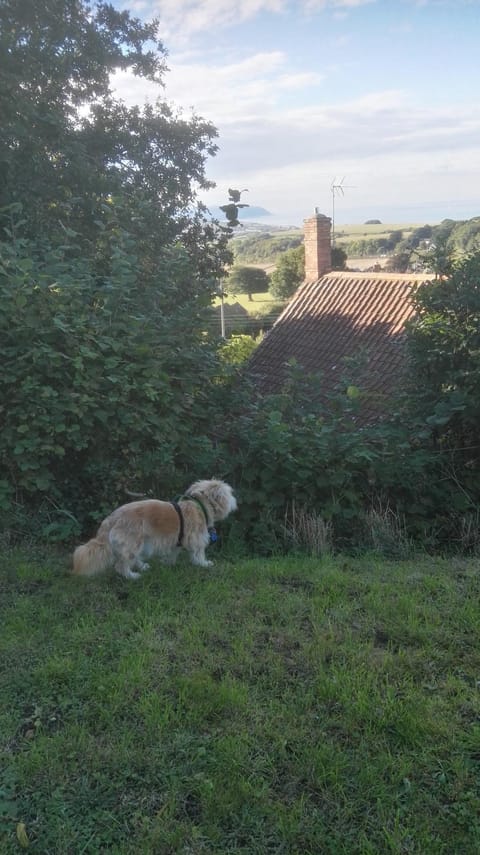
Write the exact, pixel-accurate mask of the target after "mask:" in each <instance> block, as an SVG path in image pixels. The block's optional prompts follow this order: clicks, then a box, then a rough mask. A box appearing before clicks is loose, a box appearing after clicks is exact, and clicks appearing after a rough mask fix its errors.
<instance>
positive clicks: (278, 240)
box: [232, 229, 303, 265]
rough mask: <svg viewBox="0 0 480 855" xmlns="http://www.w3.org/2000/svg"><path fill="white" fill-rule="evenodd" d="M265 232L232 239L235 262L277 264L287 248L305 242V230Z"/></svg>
mask: <svg viewBox="0 0 480 855" xmlns="http://www.w3.org/2000/svg"><path fill="white" fill-rule="evenodd" d="M273 231H275V230H274V229H272V230H271V231H270V232H263V233H261V234H254V235H247V236H246V237H242V235H238V236H237V237H235V238H233V240H232V248H233V253H234V256H235V262H236V263H239V262H240V263H241V264H262V265H264V264H275V263H276V262H277V261H278V258H279V256H280V255H281V254H282V253H283V252H286V251H287V249H293V248H294V247H296V246H300V244H301V243H302V242H303V232H302V231H301V230H300V229H298V230H296V231H293V230H292V231H289V232H285V231H279V232H278V233H275V234H272V232H273Z"/></svg>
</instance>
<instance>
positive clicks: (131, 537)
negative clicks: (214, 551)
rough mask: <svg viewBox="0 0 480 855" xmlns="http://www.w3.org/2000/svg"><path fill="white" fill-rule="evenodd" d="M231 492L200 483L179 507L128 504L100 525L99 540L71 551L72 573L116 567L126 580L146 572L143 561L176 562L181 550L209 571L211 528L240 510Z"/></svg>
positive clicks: (156, 503)
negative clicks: (156, 558)
mask: <svg viewBox="0 0 480 855" xmlns="http://www.w3.org/2000/svg"><path fill="white" fill-rule="evenodd" d="M236 508H237V501H236V499H235V496H234V495H233V491H232V488H231V487H230V486H229V485H228V484H226V483H225V482H224V481H215V480H212V481H196V482H195V484H192V486H191V487H189V488H188V490H187V492H186V493H185V494H184V495H183V496H181V497H180V498H179V499H178V503H172V502H162V501H159V500H158V499H145V500H143V501H140V502H129V503H128V504H127V505H122V506H121V507H120V508H117V509H116V510H115V511H113V513H112V514H110V516H108V517H107V518H106V519H104V521H103V522H102V524H101V526H100V528H99V529H98V532H97V534H96V537H94V538H93V539H92V540H89V541H88V543H85V544H83V545H82V546H77V548H76V550H75V552H74V553H73V572H74V573H77V574H79V575H81V576H93V575H94V574H95V573H101V572H102V571H103V570H105V569H106V568H107V567H108V566H110V565H113V566H114V567H115V570H116V571H117V573H119V574H120V575H121V576H125V577H126V578H127V579H138V577H139V576H140V573H135V572H134V570H133V568H136V569H137V570H147V569H148V566H149V565H148V564H145V563H144V561H143V558H148V557H149V556H151V555H160V556H161V557H163V558H164V559H165V560H166V561H168V563H169V564H173V563H174V561H175V559H176V557H177V555H178V552H179V551H180V548H181V547H183V548H184V549H186V550H187V551H188V552H189V554H190V559H191V561H192V563H193V564H199V565H200V566H201V567H208V566H209V565H210V564H212V562H211V561H207V559H206V557H205V549H206V547H207V546H208V544H209V543H210V532H209V529H211V528H213V525H214V523H215V522H217V521H218V520H223V519H225V517H227V516H228V514H229V513H230V512H231V511H234V510H236Z"/></svg>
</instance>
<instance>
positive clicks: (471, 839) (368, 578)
mask: <svg viewBox="0 0 480 855" xmlns="http://www.w3.org/2000/svg"><path fill="white" fill-rule="evenodd" d="M67 567H68V556H66V555H62V554H57V555H53V554H49V553H47V552H45V553H44V554H43V556H42V554H41V553H40V552H39V551H38V550H35V551H33V550H32V551H30V552H10V553H4V554H3V556H2V559H1V570H0V574H1V575H0V589H1V595H2V597H1V605H0V621H1V625H2V633H1V636H0V646H1V657H0V662H1V675H2V677H1V683H0V739H1V751H2V759H1V763H0V850H1V852H2V853H5V855H10V853H12V855H13V853H16V852H19V851H20V848H21V842H23V845H24V846H26V845H27V844H28V845H29V847H30V849H31V851H32V852H39V853H49V855H65V853H72V855H73V853H75V855H77V853H78V855H80V853H87V855H88V853H90V855H96V853H99V852H111V853H116V855H138V853H142V855H170V853H171V855H174V853H194V855H196V853H215V855H220V853H222V855H223V853H244V855H264V853H272V855H273V853H275V855H278V853H283V854H284V855H290V853H292V855H293V854H294V855H319V853H330V855H342V854H343V855H355V853H358V855H373V853H378V855H385V853H396V855H400V853H411V852H412V853H421V855H425V853H429V855H431V854H432V853H444V855H454V853H458V855H460V853H462V855H469V853H470V854H471V855H473V853H477V852H478V841H479V835H480V724H479V722H480V693H479V675H480V606H479V603H480V576H479V573H478V561H473V560H472V561H469V560H463V559H452V560H451V561H447V560H441V559H433V558H426V557H419V558H418V559H416V560H411V561H408V562H406V561H404V562H399V563H393V562H386V561H384V560H380V559H379V558H378V557H375V556H374V555H370V556H366V557H364V558H362V559H354V558H350V557H342V556H338V557H336V558H324V559H315V560H313V559H309V558H301V557H291V558H283V559H273V558H272V559H270V560H255V559H251V560H241V561H240V560H233V559H232V558H230V559H228V558H226V557H222V555H221V554H220V555H219V556H217V563H216V564H215V566H214V567H213V568H208V569H200V570H199V569H198V568H196V569H193V568H192V567H190V566H189V565H187V564H186V563H180V564H179V565H178V567H176V568H175V569H173V568H171V567H170V568H169V567H165V566H162V565H160V564H156V565H155V564H154V566H153V567H152V569H151V571H149V572H148V573H147V574H145V575H144V576H143V577H142V579H141V580H140V581H139V582H137V583H132V582H128V581H126V580H124V579H121V578H119V577H116V576H113V575H106V576H104V577H100V578H98V579H90V580H88V579H81V578H73V577H71V576H69V575H68V572H67ZM17 834H18V835H19V839H18V838H17Z"/></svg>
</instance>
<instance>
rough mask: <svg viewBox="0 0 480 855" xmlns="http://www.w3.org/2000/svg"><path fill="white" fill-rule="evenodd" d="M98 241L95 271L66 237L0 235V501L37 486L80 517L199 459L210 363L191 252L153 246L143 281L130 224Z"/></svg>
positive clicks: (26, 500) (32, 496)
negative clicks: (49, 242) (104, 248)
mask: <svg viewBox="0 0 480 855" xmlns="http://www.w3.org/2000/svg"><path fill="white" fill-rule="evenodd" d="M108 241H109V250H110V255H111V267H110V270H109V271H108V272H106V273H105V275H104V276H103V277H99V276H98V275H97V273H96V271H95V270H92V264H91V262H90V260H84V259H82V258H81V257H75V256H74V255H73V254H72V251H71V247H69V246H68V245H67V244H66V245H65V246H63V247H56V248H55V247H51V246H50V247H49V246H45V245H41V246H40V245H39V244H38V243H34V242H32V241H28V240H26V239H20V238H15V239H13V240H11V241H10V242H8V243H4V244H2V245H0V299H1V301H2V314H1V316H0V355H1V360H2V372H1V375H0V401H2V402H3V404H2V406H1V408H0V425H1V430H0V465H1V470H2V473H3V476H2V479H1V481H0V488H1V491H2V492H1V494H0V501H1V502H2V507H3V508H4V509H5V508H9V507H12V503H13V502H16V503H20V504H26V505H32V503H33V505H35V506H36V507H38V506H39V505H41V504H42V502H43V501H44V497H46V496H48V498H49V501H50V503H51V504H52V505H53V506H54V507H56V508H58V509H59V510H60V511H61V512H63V513H65V512H67V513H68V514H71V515H72V516H73V517H74V518H75V519H76V520H78V521H79V524H83V523H84V522H85V519H86V518H88V514H89V513H91V512H95V513H96V514H99V513H100V514H101V513H102V511H103V510H104V509H105V508H106V507H111V505H112V504H113V503H118V500H119V499H123V500H125V498H126V492H125V491H126V490H127V489H133V490H139V491H147V490H149V489H151V488H152V487H153V486H154V485H155V486H156V485H162V492H163V491H164V490H165V489H166V488H167V489H169V488H172V486H173V485H172V482H175V489H178V487H179V486H183V484H182V485H179V483H178V477H179V473H183V472H185V473H187V472H188V476H186V477H188V478H190V477H191V474H192V472H195V473H198V474H201V473H203V472H204V471H205V466H206V464H205V466H204V465H203V463H204V460H205V456H206V458H207V460H208V461H209V464H210V462H211V457H212V454H211V445H210V442H209V440H208V439H207V437H206V431H205V426H206V424H207V422H208V409H209V404H208V402H209V395H208V391H207V389H208V382H209V380H208V378H209V377H210V376H211V374H212V373H213V371H214V370H216V361H215V359H214V357H213V354H212V350H211V348H210V346H209V345H208V344H207V343H206V341H205V339H204V337H203V335H202V332H201V321H200V318H201V317H202V315H203V313H204V303H205V299H204V297H203V296H201V289H198V291H199V293H197V296H195V284H194V283H195V279H196V274H195V272H194V271H193V270H192V267H191V263H190V262H189V260H188V257H187V255H186V253H185V252H184V251H183V250H182V249H181V248H179V247H176V248H173V249H171V250H170V251H168V252H167V251H165V253H164V256H163V258H161V259H159V263H158V269H157V287H156V288H155V289H147V290H146V291H145V290H144V289H143V287H142V286H143V283H142V281H141V280H140V279H139V274H138V264H137V255H136V247H135V244H134V242H133V241H132V239H131V236H129V235H128V233H125V232H123V231H117V232H114V233H112V234H111V235H110V237H109V238H108ZM180 294H183V299H182V298H180V296H179V295H180ZM174 295H175V300H176V309H175V312H173V310H172V304H173V297H174ZM208 468H209V467H208Z"/></svg>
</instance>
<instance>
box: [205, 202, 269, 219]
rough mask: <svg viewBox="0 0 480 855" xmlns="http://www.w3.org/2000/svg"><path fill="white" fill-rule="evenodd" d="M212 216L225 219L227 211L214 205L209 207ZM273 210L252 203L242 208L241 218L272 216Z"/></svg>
mask: <svg viewBox="0 0 480 855" xmlns="http://www.w3.org/2000/svg"><path fill="white" fill-rule="evenodd" d="M209 210H210V213H211V215H212V217H215V219H216V220H224V219H225V213H224V211H221V210H220V208H219V207H217V206H216V205H214V206H213V207H212V208H210V209H209ZM271 216H272V215H271V212H270V211H267V209H266V208H258V207H255V205H251V206H249V207H248V208H241V210H240V216H239V219H241V220H242V221H243V220H254V219H256V218H258V217H271Z"/></svg>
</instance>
